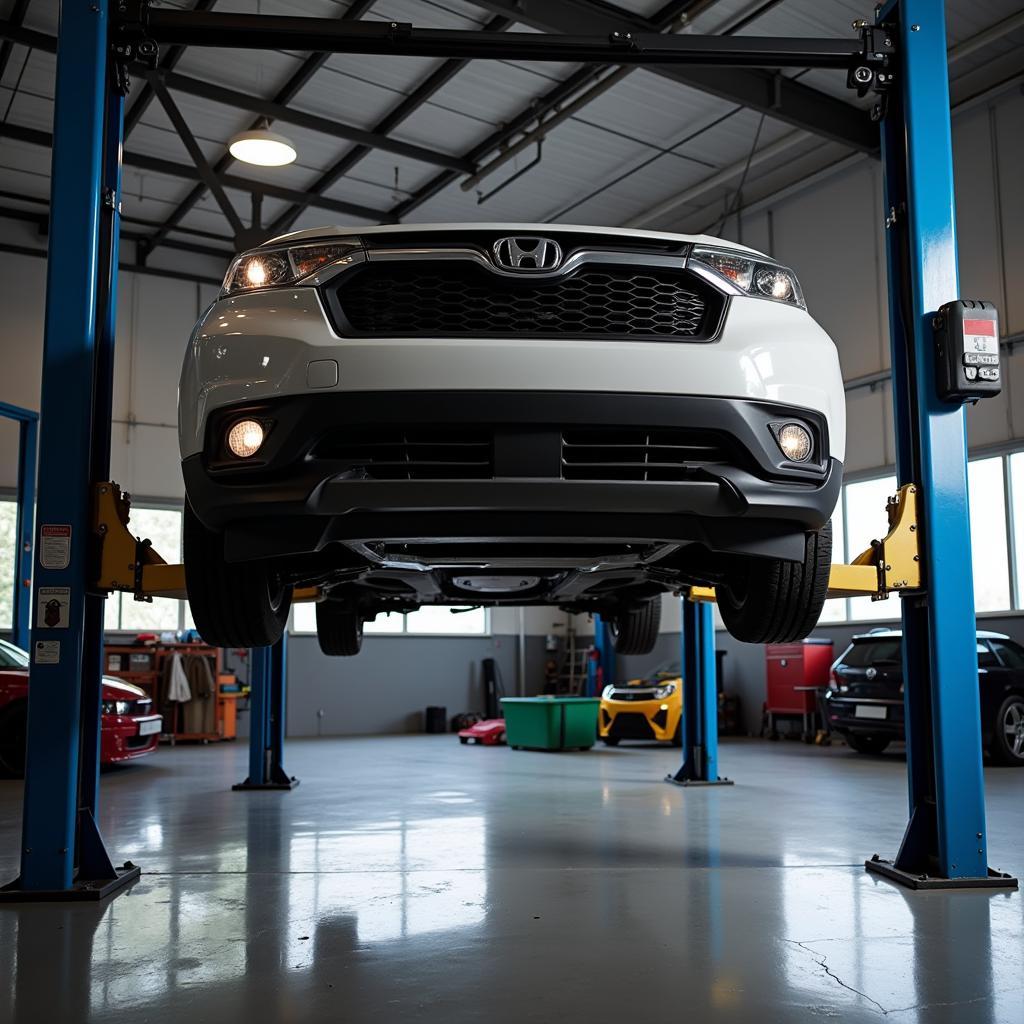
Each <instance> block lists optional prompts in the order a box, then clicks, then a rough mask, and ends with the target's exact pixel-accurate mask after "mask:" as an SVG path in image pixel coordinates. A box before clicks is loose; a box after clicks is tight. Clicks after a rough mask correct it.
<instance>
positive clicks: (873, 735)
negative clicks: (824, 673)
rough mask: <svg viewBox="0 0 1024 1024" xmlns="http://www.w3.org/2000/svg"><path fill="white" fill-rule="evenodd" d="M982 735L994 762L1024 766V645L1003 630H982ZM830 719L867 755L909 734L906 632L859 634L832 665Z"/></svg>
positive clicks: (826, 705)
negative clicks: (905, 685) (906, 723)
mask: <svg viewBox="0 0 1024 1024" xmlns="http://www.w3.org/2000/svg"><path fill="white" fill-rule="evenodd" d="M978 687H979V690H980V694H981V738H982V742H983V743H984V745H985V748H986V749H987V750H988V752H989V755H990V756H991V758H992V761H993V763H995V764H1003V765H1019V766H1024V647H1022V646H1021V645H1020V644H1018V643H1017V642H1016V641H1014V640H1011V639H1009V637H1007V636H1004V635H1003V634H1002V633H988V632H982V631H979V632H978ZM824 709H825V720H826V722H827V723H828V726H829V728H830V729H831V730H832V731H833V732H837V733H839V734H840V735H841V736H842V737H843V739H844V740H846V742H847V743H848V744H849V745H850V746H851V747H852V748H853V749H854V750H857V751H859V752H860V753H862V754H879V753H881V752H882V751H883V750H885V748H886V747H887V746H889V744H890V743H891V742H892V741H893V740H902V739H903V634H902V632H900V631H899V630H875V631H873V632H871V633H865V634H863V635H861V636H855V637H854V638H853V643H851V644H850V646H849V647H847V648H846V650H845V651H843V653H842V654H841V655H840V656H839V659H838V660H837V661H836V662H835V664H834V665H833V666H832V680H831V682H830V683H829V686H828V690H827V691H826V693H825V696H824Z"/></svg>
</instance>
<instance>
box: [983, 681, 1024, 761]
mask: <svg viewBox="0 0 1024 1024" xmlns="http://www.w3.org/2000/svg"><path fill="white" fill-rule="evenodd" d="M989 753H990V754H991V755H992V760H993V761H994V762H995V763H996V764H1004V765H1009V766H1012V767H1024V697H1021V696H1020V695H1019V694H1010V696H1009V697H1007V698H1006V700H1004V701H1003V703H1002V704H1001V705H1000V707H999V710H998V711H997V712H996V720H995V723H994V726H993V730H992V743H991V745H990V749H989Z"/></svg>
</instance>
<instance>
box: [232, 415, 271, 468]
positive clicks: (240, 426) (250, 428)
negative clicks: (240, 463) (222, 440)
mask: <svg viewBox="0 0 1024 1024" xmlns="http://www.w3.org/2000/svg"><path fill="white" fill-rule="evenodd" d="M263 436H264V435H263V425H262V424H261V423H257V422H256V421H255V420H239V421H238V422H237V423H236V424H235V425H234V426H233V427H232V428H231V429H230V430H229V431H228V448H230V449H231V453H232V454H233V455H237V456H238V457H239V458H240V459H248V458H249V457H250V456H251V455H255V454H256V453H257V452H258V451H259V450H260V445H261V444H263Z"/></svg>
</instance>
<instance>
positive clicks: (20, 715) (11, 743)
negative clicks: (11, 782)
mask: <svg viewBox="0 0 1024 1024" xmlns="http://www.w3.org/2000/svg"><path fill="white" fill-rule="evenodd" d="M27 727H28V709H27V708H26V706H25V705H24V704H14V705H12V706H10V707H7V708H5V709H4V710H3V711H0V773H2V774H3V775H5V776H6V777H7V778H13V779H20V778H21V777H22V776H23V775H24V774H25V733H26V730H27Z"/></svg>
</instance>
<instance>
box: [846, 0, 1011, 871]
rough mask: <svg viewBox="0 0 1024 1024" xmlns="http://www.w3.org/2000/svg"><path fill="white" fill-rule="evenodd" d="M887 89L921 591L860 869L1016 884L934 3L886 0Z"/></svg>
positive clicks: (895, 348)
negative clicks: (961, 387)
mask: <svg viewBox="0 0 1024 1024" xmlns="http://www.w3.org/2000/svg"><path fill="white" fill-rule="evenodd" d="M877 24H879V25H881V26H885V27H886V28H887V29H888V31H890V32H894V33H895V40H894V41H895V43H896V49H897V69H898V70H897V75H898V86H897V88H896V89H894V90H893V91H892V93H891V94H890V95H889V97H888V107H887V110H886V112H885V117H884V120H883V125H882V129H883V130H882V148H883V153H882V155H883V166H884V172H885V212H886V216H885V223H886V247H887V255H888V265H889V335H890V342H891V347H892V379H893V404H894V407H895V414H896V417H895V418H896V424H897V429H896V466H897V472H898V477H899V482H900V484H901V485H902V484H906V483H912V482H914V483H917V484H919V485H920V488H921V494H920V496H919V505H918V507H919V509H920V513H921V520H922V523H921V550H922V553H923V562H924V565H923V569H924V579H925V588H926V589H925V592H924V593H923V594H922V595H921V596H910V597H906V598H904V599H903V602H902V605H903V610H902V614H903V636H904V643H903V659H904V663H903V672H904V679H905V680H906V686H905V701H906V733H907V770H908V774H909V788H910V821H909V824H908V826H907V830H906V834H905V835H904V838H903V843H902V845H901V846H900V849H899V852H898V854H897V856H896V859H895V861H893V862H891V863H890V862H888V861H884V860H881V859H880V858H879V857H878V856H877V855H876V856H875V857H874V858H873V859H872V860H870V861H868V862H867V865H866V866H867V868H868V869H869V870H870V871H873V872H876V873H879V874H882V875H885V876H886V877H888V878H890V879H893V880H895V881H898V882H901V883H903V884H905V885H908V886H911V887H913V888H952V887H974V886H990V885H998V886H1007V885H1010V886H1015V885H1016V880H1014V879H1011V878H1009V877H1008V876H1005V875H1002V874H1000V873H998V872H993V871H990V870H989V866H988V852H987V833H986V829H985V789H984V779H983V776H982V759H981V735H980V728H979V722H980V720H981V716H980V711H979V696H978V656H977V640H976V637H975V630H976V623H975V611H974V587H973V574H972V567H971V533H970V519H969V515H968V507H967V439H966V431H965V421H964V412H963V409H962V407H961V406H959V405H955V404H950V403H947V402H944V401H942V400H940V399H939V397H938V392H937V385H936V374H935V357H934V353H935V342H934V339H933V333H932V318H933V317H934V315H935V313H936V311H937V310H938V308H939V307H940V306H941V305H942V304H943V303H945V302H949V301H951V300H953V299H956V298H958V297H959V296H958V281H957V254H956V232H955V213H954V201H953V165H952V137H951V130H950V116H949V86H948V70H947V65H946V28H945V14H944V4H943V0H894V2H891V3H888V4H886V5H885V7H884V8H883V9H882V10H881V11H880V12H879V14H878V17H877Z"/></svg>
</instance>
